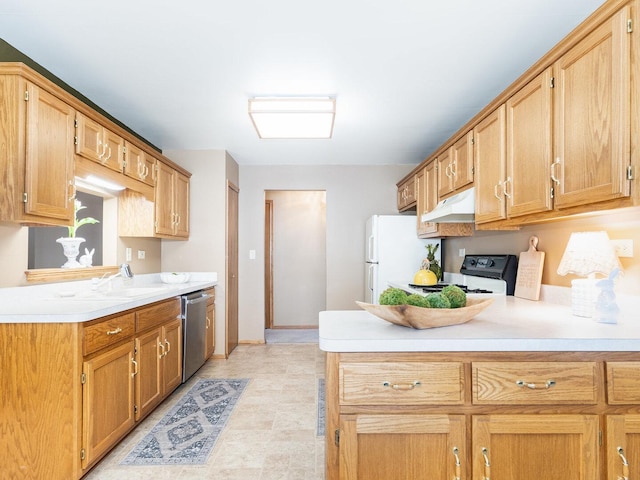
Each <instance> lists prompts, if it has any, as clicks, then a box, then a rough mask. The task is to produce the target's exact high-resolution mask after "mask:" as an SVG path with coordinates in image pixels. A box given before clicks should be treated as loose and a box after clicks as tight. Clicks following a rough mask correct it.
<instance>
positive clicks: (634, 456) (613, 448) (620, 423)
mask: <svg viewBox="0 0 640 480" xmlns="http://www.w3.org/2000/svg"><path fill="white" fill-rule="evenodd" d="M606 448H607V477H606V478H607V480H621V479H623V480H624V479H635V478H640V415H609V416H607V442H606Z"/></svg>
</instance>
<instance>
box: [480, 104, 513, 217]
mask: <svg viewBox="0 0 640 480" xmlns="http://www.w3.org/2000/svg"><path fill="white" fill-rule="evenodd" d="M505 130H506V124H505V106H504V105H501V106H500V107H498V109H496V110H495V111H494V112H493V113H491V115H489V116H488V117H486V118H485V119H484V120H482V122H480V123H479V124H478V125H476V127H475V128H474V129H473V138H474V150H475V151H474V157H475V162H476V166H477V172H476V178H475V185H476V223H485V222H491V221H495V220H502V219H504V218H506V213H507V208H506V201H505V200H506V199H505V196H507V195H511V194H510V193H508V192H507V191H506V189H507V185H505V181H506V182H507V184H509V183H510V182H511V178H508V177H507V175H506V163H505V155H506V145H505Z"/></svg>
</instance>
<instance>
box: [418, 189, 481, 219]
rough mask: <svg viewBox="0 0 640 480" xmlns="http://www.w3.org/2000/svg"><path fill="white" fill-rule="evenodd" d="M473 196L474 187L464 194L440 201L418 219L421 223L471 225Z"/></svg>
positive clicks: (473, 206) (474, 192) (473, 216)
mask: <svg viewBox="0 0 640 480" xmlns="http://www.w3.org/2000/svg"><path fill="white" fill-rule="evenodd" d="M475 194H476V189H475V187H471V188H469V189H467V190H465V191H464V192H460V193H457V194H455V195H453V196H451V197H449V198H445V199H444V200H440V201H439V202H438V204H437V205H436V208H434V209H433V210H431V211H430V212H428V213H425V214H423V215H422V216H421V217H420V218H421V220H422V221H423V222H434V223H473V222H474V220H475V207H476V200H475Z"/></svg>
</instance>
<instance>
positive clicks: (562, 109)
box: [551, 5, 632, 208]
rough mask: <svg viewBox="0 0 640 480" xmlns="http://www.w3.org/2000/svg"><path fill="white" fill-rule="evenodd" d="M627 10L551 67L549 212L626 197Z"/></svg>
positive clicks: (627, 109)
mask: <svg viewBox="0 0 640 480" xmlns="http://www.w3.org/2000/svg"><path fill="white" fill-rule="evenodd" d="M629 19H631V8H630V7H629V6H628V5H627V6H625V7H623V8H622V9H620V10H619V11H618V12H617V13H616V14H615V15H613V16H612V17H611V18H610V19H609V20H607V21H605V22H604V23H602V24H601V25H600V26H599V27H597V28H596V29H595V30H594V31H593V32H591V33H590V34H589V35H588V36H587V37H586V38H584V39H583V40H582V41H581V42H580V43H578V44H577V45H576V46H575V47H573V48H572V49H571V50H569V51H568V52H567V53H566V54H565V55H563V56H562V57H561V58H560V59H559V60H558V61H557V62H556V64H555V66H554V70H555V74H556V81H555V93H554V101H555V105H554V108H555V118H556V121H555V149H554V150H555V152H554V155H555V160H554V163H553V165H552V168H551V174H552V175H553V178H554V179H555V181H554V183H555V187H554V191H555V198H554V201H555V206H556V208H566V207H572V206H577V205H583V204H589V203H596V202H599V201H604V200H611V199H615V198H619V197H625V196H628V195H629V193H630V185H629V183H630V182H629V181H628V180H627V178H626V169H627V166H628V165H629V164H630V149H631V141H630V129H631V122H630V105H631V63H632V62H631V34H630V33H629V32H628V31H627V30H628V24H627V22H628V21H629Z"/></svg>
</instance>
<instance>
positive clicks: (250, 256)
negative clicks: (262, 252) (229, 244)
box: [249, 250, 256, 260]
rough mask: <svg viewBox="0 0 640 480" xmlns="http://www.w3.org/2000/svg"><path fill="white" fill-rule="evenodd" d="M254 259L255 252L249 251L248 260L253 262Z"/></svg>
mask: <svg viewBox="0 0 640 480" xmlns="http://www.w3.org/2000/svg"><path fill="white" fill-rule="evenodd" d="M255 259H256V251H255V250H249V260H255Z"/></svg>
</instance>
